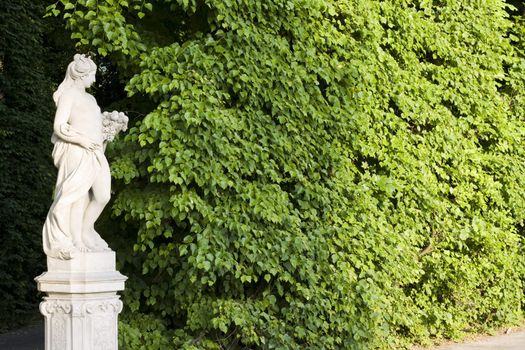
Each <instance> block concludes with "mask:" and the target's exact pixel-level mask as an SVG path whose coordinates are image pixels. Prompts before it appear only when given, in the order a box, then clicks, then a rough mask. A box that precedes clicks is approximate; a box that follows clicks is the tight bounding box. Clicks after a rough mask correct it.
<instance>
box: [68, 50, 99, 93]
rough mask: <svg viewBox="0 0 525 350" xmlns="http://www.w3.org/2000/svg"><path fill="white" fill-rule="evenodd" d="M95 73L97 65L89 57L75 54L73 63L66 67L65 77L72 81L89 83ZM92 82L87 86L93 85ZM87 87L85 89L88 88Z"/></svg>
mask: <svg viewBox="0 0 525 350" xmlns="http://www.w3.org/2000/svg"><path fill="white" fill-rule="evenodd" d="M96 72H97V65H96V64H95V62H93V60H92V59H91V58H90V57H86V56H85V55H82V54H78V53H77V54H76V55H75V57H74V58H73V62H71V63H70V64H69V66H67V75H69V77H70V78H71V79H72V80H74V81H78V80H83V81H86V84H87V81H91V80H92V79H94V77H95V73H96ZM93 82H94V80H93V81H91V82H90V83H89V85H88V86H90V85H91V84H93ZM88 86H87V87H88Z"/></svg>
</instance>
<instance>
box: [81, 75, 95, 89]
mask: <svg viewBox="0 0 525 350" xmlns="http://www.w3.org/2000/svg"><path fill="white" fill-rule="evenodd" d="M95 74H96V72H91V73H89V74H88V75H85V76H83V77H82V82H83V83H84V87H86V88H88V87H90V86H91V85H93V83H94V82H95V81H96V77H95Z"/></svg>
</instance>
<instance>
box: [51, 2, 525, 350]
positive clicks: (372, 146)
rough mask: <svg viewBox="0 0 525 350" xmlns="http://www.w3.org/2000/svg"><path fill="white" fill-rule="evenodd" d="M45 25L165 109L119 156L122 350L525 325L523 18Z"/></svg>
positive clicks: (284, 17) (60, 7) (400, 7)
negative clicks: (66, 34) (63, 28)
mask: <svg viewBox="0 0 525 350" xmlns="http://www.w3.org/2000/svg"><path fill="white" fill-rule="evenodd" d="M48 10H49V14H50V15H56V16H62V17H63V18H64V19H65V22H66V25H67V27H68V28H69V29H71V30H72V31H73V38H74V39H76V40H78V44H79V45H80V46H84V47H88V48H92V49H93V50H94V51H95V50H96V52H98V54H99V55H101V56H107V57H108V58H109V59H110V60H111V61H112V62H114V63H115V64H116V65H117V66H118V67H119V69H120V70H121V72H122V74H123V75H124V76H127V77H128V82H127V86H126V90H127V92H128V95H129V96H141V97H143V98H147V99H148V100H149V103H150V105H151V106H152V107H150V108H149V109H147V112H146V114H147V115H145V116H144V117H143V118H139V119H138V120H136V123H135V125H134V126H133V127H132V128H131V129H130V131H129V134H128V135H127V136H126V137H125V138H124V139H122V140H120V142H119V143H118V144H117V145H116V146H115V147H114V148H113V149H112V152H113V154H114V159H113V162H112V171H113V175H114V177H115V178H116V179H117V184H116V186H117V187H116V188H117V193H116V199H115V202H114V204H113V214H114V215H115V218H114V220H124V222H125V223H126V226H123V228H122V229H121V230H122V231H123V232H124V234H123V236H122V237H121V238H120V242H121V244H122V242H127V244H128V247H126V245H125V244H124V245H122V247H121V248H120V249H121V252H122V253H124V254H123V255H122V259H123V261H124V263H123V268H124V269H125V270H126V273H127V274H128V275H129V276H130V280H129V283H128V289H127V291H126V293H125V299H126V304H127V306H128V310H129V311H130V312H128V314H127V316H125V319H127V321H126V323H125V324H123V330H124V332H123V333H122V337H121V343H122V344H123V346H125V347H128V348H132V349H165V348H169V347H171V348H174V349H223V348H231V349H376V348H377V349H389V348H399V347H406V346H408V344H409V343H411V342H417V341H425V339H428V338H429V337H457V336H460V335H461V334H462V333H463V332H466V331H471V330H473V329H474V330H476V329H480V328H486V327H495V326H498V325H502V324H509V323H511V322H515V321H516V320H517V319H519V318H520V317H522V315H523V313H522V306H523V304H522V303H523V281H522V279H523V275H524V264H523V243H522V239H523V218H524V213H525V211H524V209H525V201H524V196H523V193H524V192H523V190H522V189H523V188H525V183H524V181H525V180H524V178H523V176H522V174H523V173H524V170H525V163H524V159H525V158H524V154H523V133H524V131H525V128H524V125H523V112H524V109H523V106H524V105H523V91H524V89H523V87H524V86H523V85H524V68H525V61H524V60H523V45H522V43H523V39H522V38H523V26H522V25H521V22H520V20H519V19H517V20H514V19H513V18H511V17H510V16H509V12H508V11H510V12H511V11H512V8H510V7H509V6H508V5H507V4H506V3H505V2H503V1H501V0H487V1H484V2H481V3H480V2H473V1H468V0H463V1H461V0H449V1H425V0H420V1H410V0H402V1H401V0H386V1H375V0H344V1H342V0H338V1H335V0H333V1H332V0H287V1H284V0H283V1H281V0H276V1H271V2H270V1H246V0H220V1H219V0H203V1H195V0H177V1H169V0H164V1H161V0H159V1H154V2H146V1H131V0H128V1H124V0H104V1H103V0H99V1H95V0H87V1H86V0H78V1H69V0H61V1H59V2H57V3H56V4H54V5H50V6H49V8H48ZM115 234H116V235H117V234H119V233H115ZM115 240H118V238H115ZM131 242H134V243H133V244H132V243H131ZM144 324H150V325H154V326H151V327H148V328H146V329H145V328H144V327H143V326H142V325H144Z"/></svg>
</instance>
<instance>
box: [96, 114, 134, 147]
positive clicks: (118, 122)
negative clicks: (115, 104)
mask: <svg viewBox="0 0 525 350" xmlns="http://www.w3.org/2000/svg"><path fill="white" fill-rule="evenodd" d="M128 120H129V119H128V117H127V116H126V115H125V114H124V113H122V112H117V111H113V112H104V113H102V134H103V136H104V140H105V141H109V142H111V141H113V139H114V138H115V135H117V134H118V133H119V132H121V131H126V130H127V128H128Z"/></svg>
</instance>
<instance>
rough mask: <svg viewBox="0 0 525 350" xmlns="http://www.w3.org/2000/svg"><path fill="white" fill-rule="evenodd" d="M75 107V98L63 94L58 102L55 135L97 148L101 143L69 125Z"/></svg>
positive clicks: (85, 146) (92, 148)
mask: <svg viewBox="0 0 525 350" xmlns="http://www.w3.org/2000/svg"><path fill="white" fill-rule="evenodd" d="M72 108H73V98H72V96H70V95H69V94H62V96H60V99H59V101H58V103H57V111H56V113H55V121H54V123H53V131H54V132H55V135H56V136H57V137H58V138H59V139H61V140H64V141H66V142H69V143H74V144H77V145H79V146H81V147H84V148H86V149H89V150H95V149H96V148H99V147H100V145H98V144H96V143H95V142H93V141H91V140H90V139H89V138H87V137H85V136H83V135H82V134H80V133H79V132H78V131H76V130H74V129H72V128H71V126H70V125H69V123H68V121H69V116H70V114H71V110H72Z"/></svg>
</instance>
